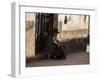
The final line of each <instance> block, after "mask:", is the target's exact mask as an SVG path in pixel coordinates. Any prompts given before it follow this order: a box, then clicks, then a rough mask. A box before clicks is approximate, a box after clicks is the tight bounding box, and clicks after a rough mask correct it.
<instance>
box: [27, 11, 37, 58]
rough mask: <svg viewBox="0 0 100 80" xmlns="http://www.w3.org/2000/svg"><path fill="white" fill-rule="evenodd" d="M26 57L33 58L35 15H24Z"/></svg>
mask: <svg viewBox="0 0 100 80" xmlns="http://www.w3.org/2000/svg"><path fill="white" fill-rule="evenodd" d="M25 41H26V42H25V52H26V57H27V58H29V57H32V56H35V14H34V13H26V36H25Z"/></svg>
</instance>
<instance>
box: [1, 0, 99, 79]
mask: <svg viewBox="0 0 100 80" xmlns="http://www.w3.org/2000/svg"><path fill="white" fill-rule="evenodd" d="M13 1H25V2H31V3H32V2H33V1H34V2H33V4H36V3H38V5H40V4H42V5H44V4H46V5H47V6H50V5H53V6H58V5H59V6H61V5H62V6H65V5H67V4H71V5H79V6H87V8H88V7H89V6H95V7H97V9H98V11H97V14H96V15H97V18H96V20H97V21H98V23H97V21H96V26H95V30H94V34H95V35H96V36H95V38H94V39H95V48H94V49H95V50H96V52H97V53H99V54H98V56H97V57H96V61H97V62H98V67H97V70H98V72H97V73H94V72H91V73H90V74H88V73H82V74H71V73H69V74H65V75H61V76H57V75H56V76H52V77H49V75H47V76H45V77H41V76H33V77H30V78H29V77H27V78H21V79H20V78H18V79H16V80H100V76H99V73H100V62H99V61H100V46H99V44H100V22H99V21H100V2H99V0H1V1H0V54H1V55H0V80H15V79H14V78H12V77H10V76H9V74H10V70H11V69H10V67H11V2H13ZM94 54H95V53H94ZM37 77H38V78H37Z"/></svg>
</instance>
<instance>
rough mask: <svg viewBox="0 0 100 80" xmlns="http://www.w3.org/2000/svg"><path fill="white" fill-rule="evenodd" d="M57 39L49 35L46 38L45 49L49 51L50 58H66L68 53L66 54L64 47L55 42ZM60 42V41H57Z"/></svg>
mask: <svg viewBox="0 0 100 80" xmlns="http://www.w3.org/2000/svg"><path fill="white" fill-rule="evenodd" d="M55 40H56V39H53V38H52V36H49V37H48V38H47V40H46V45H45V49H46V51H47V52H48V58H52V59H64V58H66V55H65V54H64V51H63V47H62V46H59V45H57V44H56V43H55ZM56 42H57V43H58V44H60V43H59V41H58V40H57V41H56Z"/></svg>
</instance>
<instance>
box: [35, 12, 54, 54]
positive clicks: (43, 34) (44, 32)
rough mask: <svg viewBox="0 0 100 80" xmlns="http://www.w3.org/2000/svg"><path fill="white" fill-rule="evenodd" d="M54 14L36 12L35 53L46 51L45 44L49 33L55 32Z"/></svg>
mask: <svg viewBox="0 0 100 80" xmlns="http://www.w3.org/2000/svg"><path fill="white" fill-rule="evenodd" d="M53 23H54V14H50V13H36V28H35V54H43V53H44V45H45V41H46V38H47V36H48V35H52V34H53Z"/></svg>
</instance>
